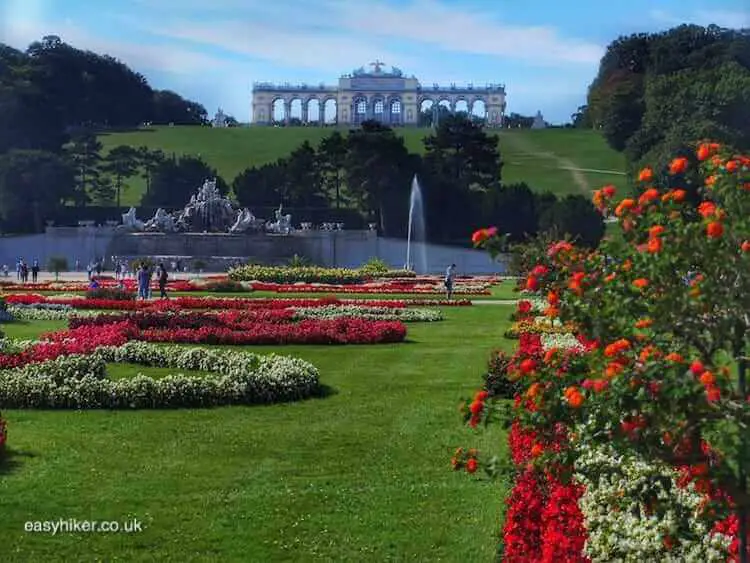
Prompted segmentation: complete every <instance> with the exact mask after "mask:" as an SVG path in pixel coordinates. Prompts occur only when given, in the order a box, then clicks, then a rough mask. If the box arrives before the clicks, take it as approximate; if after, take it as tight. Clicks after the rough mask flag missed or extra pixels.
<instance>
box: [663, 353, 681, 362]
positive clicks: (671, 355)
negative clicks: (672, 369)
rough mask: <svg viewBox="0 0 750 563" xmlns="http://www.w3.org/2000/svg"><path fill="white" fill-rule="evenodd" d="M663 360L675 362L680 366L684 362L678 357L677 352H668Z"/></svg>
mask: <svg viewBox="0 0 750 563" xmlns="http://www.w3.org/2000/svg"><path fill="white" fill-rule="evenodd" d="M664 359H665V360H669V361H670V362H675V363H677V364H681V363H682V362H684V361H685V360H684V358H683V357H682V356H680V355H679V354H678V353H677V352H670V353H669V354H667V355H666V356H665V357H664Z"/></svg>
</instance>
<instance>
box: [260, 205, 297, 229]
mask: <svg viewBox="0 0 750 563" xmlns="http://www.w3.org/2000/svg"><path fill="white" fill-rule="evenodd" d="M283 211H284V205H283V204H280V205H279V208H278V209H277V210H276V211H274V215H275V216H276V221H274V222H270V221H269V223H268V224H267V225H266V229H267V230H269V231H271V232H272V233H277V234H283V235H288V234H289V233H290V232H291V230H292V216H291V215H289V214H287V215H284V214H283Z"/></svg>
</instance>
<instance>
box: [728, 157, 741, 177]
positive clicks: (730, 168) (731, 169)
mask: <svg viewBox="0 0 750 563" xmlns="http://www.w3.org/2000/svg"><path fill="white" fill-rule="evenodd" d="M737 168H739V164H737V161H736V160H730V161H729V162H727V165H726V169H727V172H729V173H730V174H734V173H735V172H737Z"/></svg>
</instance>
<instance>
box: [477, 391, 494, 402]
mask: <svg viewBox="0 0 750 563" xmlns="http://www.w3.org/2000/svg"><path fill="white" fill-rule="evenodd" d="M489 396H490V394H489V393H487V391H479V392H478V393H477V394H476V395H474V400H475V401H484V400H486V399H487V397H489Z"/></svg>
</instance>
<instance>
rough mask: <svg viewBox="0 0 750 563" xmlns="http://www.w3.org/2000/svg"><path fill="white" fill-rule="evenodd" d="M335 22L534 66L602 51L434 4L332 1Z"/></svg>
mask: <svg viewBox="0 0 750 563" xmlns="http://www.w3.org/2000/svg"><path fill="white" fill-rule="evenodd" d="M331 5H332V6H336V8H337V12H338V13H337V16H338V17H339V18H340V19H339V24H340V25H342V26H344V27H345V28H346V29H348V30H351V31H355V32H357V33H369V34H375V35H379V36H382V37H396V38H399V39H402V40H406V41H415V42H421V43H426V44H429V45H432V46H434V47H438V48H440V49H443V50H446V51H454V52H461V53H470V54H478V55H490V56H493V57H500V58H508V59H520V60H524V61H529V62H532V63H537V64H559V63H585V64H591V63H598V62H599V60H600V59H601V56H602V55H603V54H604V48H603V47H602V46H601V45H597V44H594V43H590V42H586V41H581V40H576V39H566V38H564V37H561V36H559V35H558V33H557V31H556V30H555V29H554V28H552V27H548V26H513V25H505V24H502V23H499V22H497V21H496V18H495V17H494V16H493V15H492V14H490V13H477V12H476V11H474V10H472V11H471V12H468V11H466V10H465V9H462V8H461V7H460V6H456V5H454V6H448V5H445V4H441V3H439V2H437V1H435V0H417V1H416V2H413V3H412V4H411V5H409V6H408V7H399V8H397V7H394V6H392V5H387V4H371V3H363V2H351V1H350V0H347V1H346V2H344V1H343V0H332V3H331Z"/></svg>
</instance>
